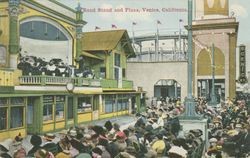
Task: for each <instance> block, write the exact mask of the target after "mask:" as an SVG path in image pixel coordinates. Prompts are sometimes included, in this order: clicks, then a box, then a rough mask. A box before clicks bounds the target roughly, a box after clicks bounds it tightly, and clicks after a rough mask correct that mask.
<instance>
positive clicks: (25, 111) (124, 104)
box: [0, 0, 145, 140]
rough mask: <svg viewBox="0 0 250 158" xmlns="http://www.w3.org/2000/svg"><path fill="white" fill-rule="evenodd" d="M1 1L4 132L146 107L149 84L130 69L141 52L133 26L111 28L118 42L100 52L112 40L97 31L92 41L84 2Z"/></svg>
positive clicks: (50, 127)
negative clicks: (142, 84) (138, 82)
mask: <svg viewBox="0 0 250 158" xmlns="http://www.w3.org/2000/svg"><path fill="white" fill-rule="evenodd" d="M0 8H1V13H2V14H1V17H0V21H1V22H0V30H1V31H0V122H1V124H0V140H4V139H6V138H14V137H15V136H16V135H18V134H19V133H21V135H22V136H26V135H27V134H28V133H37V134H43V133H46V132H55V131H59V130H62V129H65V128H69V127H71V126H76V125H79V124H82V123H86V122H91V121H92V120H97V119H102V118H108V117H114V116H119V115H127V114H129V113H130V112H131V111H132V108H133V110H138V111H139V109H140V105H142V104H141V103H142V102H141V101H143V96H144V93H145V92H142V91H140V92H138V91H136V90H134V86H133V82H132V81H129V80H127V77H126V74H125V72H126V68H127V66H126V59H127V57H129V56H130V55H132V54H133V53H134V52H133V49H131V44H130V41H129V38H128V35H127V32H126V30H120V31H115V32H113V31H108V32H106V36H111V35H112V36H116V37H117V38H115V39H113V41H112V42H113V43H114V44H115V45H112V47H109V48H108V49H104V50H98V52H97V53H96V52H93V51H92V50H94V48H95V47H98V46H100V45H102V44H103V43H105V42H106V41H105V40H104V41H100V40H98V38H96V37H94V36H89V39H91V41H94V42H93V43H92V44H91V50H89V49H85V48H86V47H87V46H89V47H90V45H89V44H88V43H87V41H86V38H84V34H83V33H82V28H83V26H84V25H85V24H86V22H85V21H84V20H83V19H82V13H81V7H80V6H78V7H77V8H76V10H73V9H71V8H69V7H67V6H65V5H63V4H61V3H58V2H57V1H52V0H36V1H28V0H10V1H7V0H6V1H5V0H4V1H1V2H0ZM89 34H91V33H89ZM100 34H101V32H100ZM86 37H87V33H86ZM105 39H106V37H105ZM106 40H108V39H106ZM85 43H86V44H85ZM123 72H124V73H123ZM123 74H124V75H123ZM136 108H137V109H136Z"/></svg>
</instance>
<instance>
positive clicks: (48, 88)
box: [15, 86, 67, 92]
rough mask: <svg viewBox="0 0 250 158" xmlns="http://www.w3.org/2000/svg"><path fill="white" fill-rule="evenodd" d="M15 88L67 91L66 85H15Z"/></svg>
mask: <svg viewBox="0 0 250 158" xmlns="http://www.w3.org/2000/svg"><path fill="white" fill-rule="evenodd" d="M15 90H25V91H65V92H67V89H66V86H15Z"/></svg>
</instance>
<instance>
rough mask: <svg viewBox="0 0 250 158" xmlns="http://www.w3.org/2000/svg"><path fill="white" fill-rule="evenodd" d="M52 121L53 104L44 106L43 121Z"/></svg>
mask: <svg viewBox="0 0 250 158" xmlns="http://www.w3.org/2000/svg"><path fill="white" fill-rule="evenodd" d="M48 120H52V104H45V105H44V106H43V121H48Z"/></svg>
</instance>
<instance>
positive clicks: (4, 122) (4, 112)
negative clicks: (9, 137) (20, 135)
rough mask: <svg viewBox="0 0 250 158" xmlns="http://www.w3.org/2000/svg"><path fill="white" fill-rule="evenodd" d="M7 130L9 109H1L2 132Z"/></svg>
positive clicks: (0, 125)
mask: <svg viewBox="0 0 250 158" xmlns="http://www.w3.org/2000/svg"><path fill="white" fill-rule="evenodd" d="M4 129H7V108H0V130H4Z"/></svg>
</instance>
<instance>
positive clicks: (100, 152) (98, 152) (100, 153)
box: [92, 147, 102, 155]
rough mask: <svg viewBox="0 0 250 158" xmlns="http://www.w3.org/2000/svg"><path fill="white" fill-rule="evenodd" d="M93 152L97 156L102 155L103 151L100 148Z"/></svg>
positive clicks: (94, 149)
mask: <svg viewBox="0 0 250 158" xmlns="http://www.w3.org/2000/svg"><path fill="white" fill-rule="evenodd" d="M92 152H93V153H96V154H98V155H102V150H101V149H100V148H98V147H95V148H93V149H92Z"/></svg>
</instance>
